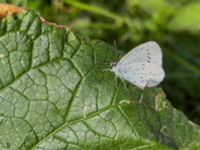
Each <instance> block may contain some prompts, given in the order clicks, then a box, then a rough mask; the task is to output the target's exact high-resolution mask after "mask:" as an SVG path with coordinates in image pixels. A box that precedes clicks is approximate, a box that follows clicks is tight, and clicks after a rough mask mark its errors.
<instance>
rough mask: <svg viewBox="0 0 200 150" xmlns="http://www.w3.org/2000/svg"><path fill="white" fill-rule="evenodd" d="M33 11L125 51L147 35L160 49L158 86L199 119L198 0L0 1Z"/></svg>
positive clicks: (199, 29)
mask: <svg viewBox="0 0 200 150" xmlns="http://www.w3.org/2000/svg"><path fill="white" fill-rule="evenodd" d="M0 1H1V2H8V3H14V4H17V5H20V6H24V7H27V8H29V9H34V10H37V11H38V12H39V13H40V14H41V15H42V16H43V17H44V18H46V20H48V21H52V22H56V23H58V24H66V25H67V26H69V27H72V28H77V29H78V30H80V31H81V32H82V33H84V34H85V35H87V36H89V37H91V38H98V39H102V40H104V41H106V42H108V43H110V44H112V45H113V43H114V42H115V43H116V46H117V48H119V49H121V50H123V51H125V52H127V51H129V50H130V49H131V48H133V47H134V46H136V45H138V44H140V43H142V42H145V41H149V40H155V41H157V42H158V43H159V44H160V45H161V47H162V49H163V51H164V69H165V71H166V78H165V81H164V82H163V83H162V87H163V89H164V91H165V92H166V95H167V98H168V99H169V100H170V101H171V102H172V104H173V105H174V107H176V108H178V109H180V110H182V111H183V112H184V113H185V114H186V115H187V116H188V117H189V119H191V120H192V121H194V122H196V123H199V124H200V117H199V116H200V15H199V13H200V0H190V1H188V0H179V1H177V0H145V1H142V0H109V1H108V0H79V1H78V0H42V1H41V0H0Z"/></svg>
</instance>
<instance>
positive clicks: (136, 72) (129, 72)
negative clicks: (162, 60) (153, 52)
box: [116, 63, 165, 89]
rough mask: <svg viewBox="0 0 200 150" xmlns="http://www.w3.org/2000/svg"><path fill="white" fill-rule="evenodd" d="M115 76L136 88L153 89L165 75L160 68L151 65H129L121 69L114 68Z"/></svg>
mask: <svg viewBox="0 0 200 150" xmlns="http://www.w3.org/2000/svg"><path fill="white" fill-rule="evenodd" d="M116 70H117V71H118V72H117V73H116V74H117V75H118V76H120V78H123V79H125V80H127V81H129V82H131V83H133V84H134V85H136V86H137V87H139V88H141V89H143V88H144V87H153V86H156V85H158V84H159V83H160V82H161V81H162V80H163V78H164V76H165V73H164V70H163V68H162V67H161V66H159V65H157V64H154V63H153V64H152V63H131V64H127V65H124V66H123V67H122V68H116Z"/></svg>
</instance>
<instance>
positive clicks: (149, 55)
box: [117, 41, 162, 66]
mask: <svg viewBox="0 0 200 150" xmlns="http://www.w3.org/2000/svg"><path fill="white" fill-rule="evenodd" d="M143 62H147V63H154V64H157V65H159V66H162V51H161V48H160V47H159V45H158V44H157V43H156V42H154V41H150V42H146V43H144V44H141V45H139V46H137V47H135V48H133V49H132V50H131V51H130V52H128V53H127V54H126V55H125V56H123V57H122V58H121V60H120V61H119V62H118V64H117V65H121V66H124V65H127V64H131V63H143Z"/></svg>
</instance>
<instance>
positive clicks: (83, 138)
mask: <svg viewBox="0 0 200 150" xmlns="http://www.w3.org/2000/svg"><path fill="white" fill-rule="evenodd" d="M112 61H114V55H113V47H111V46H109V45H108V44H106V43H104V42H102V41H99V40H91V39H87V38H86V37H84V36H83V35H81V34H80V33H78V32H77V31H74V30H72V29H67V28H63V27H62V28H61V27H58V26H53V25H49V24H48V23H44V22H41V21H40V19H39V16H38V15H37V14H36V13H34V12H32V11H27V12H24V13H20V14H18V15H13V16H9V17H7V18H5V19H3V20H2V21H1V27H0V149H20V150H22V149H27V150H30V149H33V150H39V149H48V150H62V149H69V150H70V149H72V150H74V149H86V150H88V149H91V150H94V149H98V150H100V149H113V150H118V149H123V150H124V149H148V150H149V149H152V150H154V149H179V148H182V149H183V148H190V149H192V148H193V149H195V148H198V146H199V145H200V142H199V141H200V134H199V133H200V129H199V126H197V125H195V124H193V123H192V122H190V121H189V120H188V119H187V118H186V117H185V116H184V115H183V114H182V113H181V112H179V111H177V110H176V109H174V108H173V107H172V106H171V104H170V103H169V102H168V101H167V100H166V98H165V95H164V93H163V91H162V90H161V89H160V88H147V89H145V90H144V91H142V92H141V91H140V90H139V89H138V88H136V87H135V86H133V85H131V84H128V83H127V86H128V88H129V90H128V91H127V90H126V88H125V87H124V85H123V82H122V81H120V80H119V79H116V78H115V75H114V74H113V73H112V72H110V71H106V70H105V69H108V68H109V65H108V64H109V62H112ZM199 147H200V146H199Z"/></svg>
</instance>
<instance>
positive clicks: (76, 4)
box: [64, 0, 125, 25]
mask: <svg viewBox="0 0 200 150" xmlns="http://www.w3.org/2000/svg"><path fill="white" fill-rule="evenodd" d="M64 2H65V3H66V4H69V5H71V6H73V7H76V8H79V9H82V10H86V11H89V12H93V13H96V14H99V15H102V16H105V17H108V18H111V19H113V20H115V22H116V24H119V25H121V24H123V23H124V22H125V21H124V19H123V17H121V16H119V15H117V14H115V13H112V12H110V11H108V10H106V9H104V8H101V7H98V6H90V5H87V4H85V3H82V2H79V1H76V0H64Z"/></svg>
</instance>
